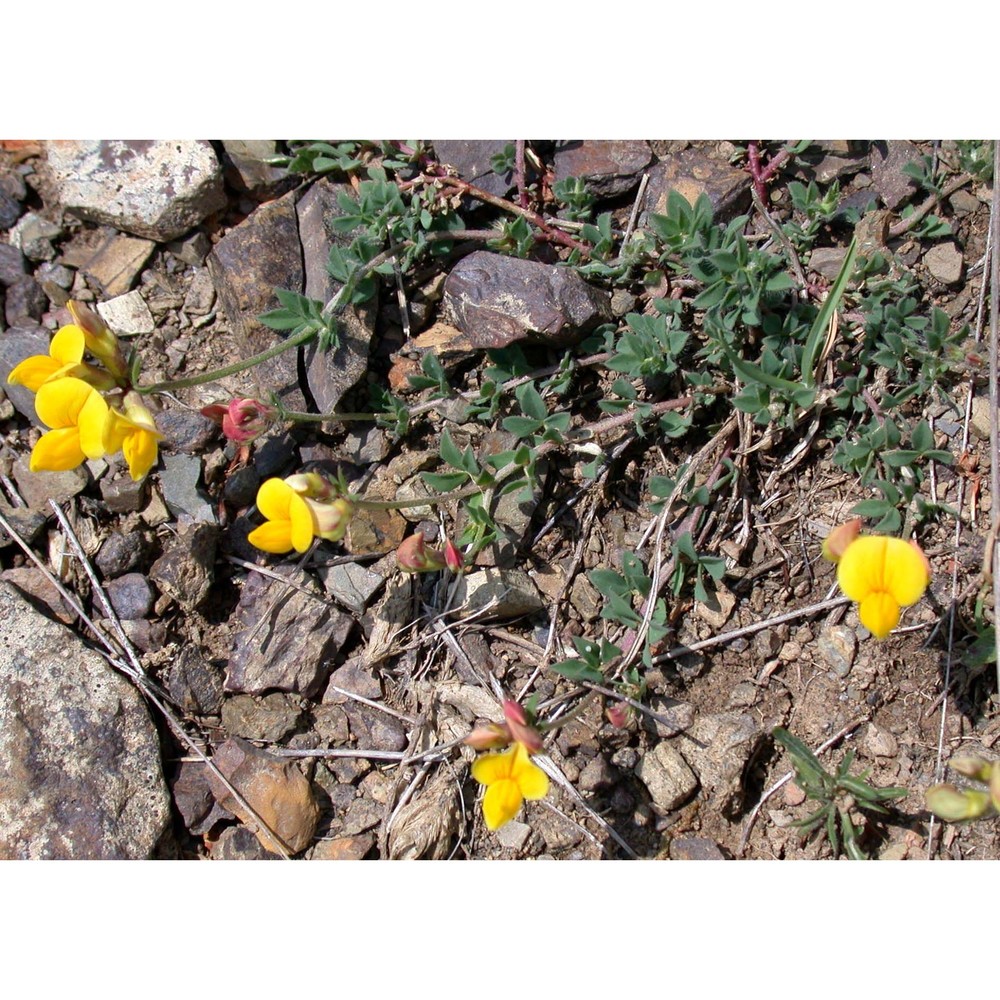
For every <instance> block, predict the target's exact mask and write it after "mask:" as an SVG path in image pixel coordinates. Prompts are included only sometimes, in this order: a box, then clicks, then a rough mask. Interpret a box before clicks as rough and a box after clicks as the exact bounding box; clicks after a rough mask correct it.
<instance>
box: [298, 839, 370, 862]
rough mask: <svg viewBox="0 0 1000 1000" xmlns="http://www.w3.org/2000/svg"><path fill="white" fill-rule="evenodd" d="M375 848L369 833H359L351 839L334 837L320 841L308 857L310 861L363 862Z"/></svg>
mask: <svg viewBox="0 0 1000 1000" xmlns="http://www.w3.org/2000/svg"><path fill="white" fill-rule="evenodd" d="M374 846H375V838H374V837H373V836H372V835H371V834H370V833H359V834H357V835H356V836H353V837H334V838H333V839H332V840H321V841H320V842H319V843H318V844H317V845H316V846H315V847H314V848H313V850H312V854H311V855H310V856H309V859H310V860H311V861H363V860H364V857H365V855H366V854H367V853H368V852H369V851H370V850H371V849H372V848H373V847H374Z"/></svg>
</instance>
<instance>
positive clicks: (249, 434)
mask: <svg viewBox="0 0 1000 1000" xmlns="http://www.w3.org/2000/svg"><path fill="white" fill-rule="evenodd" d="M209 411H211V412H209ZM220 411H221V412H220ZM201 412H202V413H203V414H204V415H205V416H206V417H208V418H209V419H211V420H217V421H218V422H219V423H220V424H222V433H223V434H225V435H226V437H227V438H228V439H229V440H230V441H237V442H239V443H240V444H243V443H245V442H247V441H253V439H254V438H257V437H260V435H261V434H263V433H264V432H265V431H266V430H267V429H268V427H270V426H271V422H272V420H273V419H274V416H275V410H274V408H273V407H271V406H267V405H265V404H264V403H261V402H260V401H259V400H256V399H248V398H245V397H240V396H237V397H234V398H233V399H231V400H230V401H229V405H228V406H222V405H220V404H216V405H215V406H206V407H205V408H204V409H202V411H201Z"/></svg>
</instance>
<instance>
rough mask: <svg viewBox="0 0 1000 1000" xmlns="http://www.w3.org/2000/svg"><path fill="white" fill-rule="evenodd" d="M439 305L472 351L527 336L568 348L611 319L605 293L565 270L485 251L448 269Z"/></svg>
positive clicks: (502, 345)
mask: <svg viewBox="0 0 1000 1000" xmlns="http://www.w3.org/2000/svg"><path fill="white" fill-rule="evenodd" d="M444 309H445V312H446V318H447V321H448V322H450V323H451V324H452V325H453V326H455V327H457V328H458V329H459V330H461V331H462V332H463V333H465V334H466V335H467V336H468V338H469V342H470V344H471V345H472V346H473V347H474V348H477V349H478V348H484V349H496V348H501V347H507V346H508V345H509V344H513V343H517V342H518V341H522V340H526V339H535V340H540V341H543V342H545V343H549V344H553V345H555V346H559V347H564V346H569V345H571V344H575V343H577V342H578V341H580V340H581V339H582V338H583V337H585V336H586V335H587V334H588V333H590V331H591V330H593V329H594V327H596V326H597V325H598V324H600V323H603V322H606V321H607V320H609V319H610V318H611V309H610V306H609V305H608V296H607V295H606V294H605V293H603V292H601V291H599V290H598V289H596V288H593V287H591V286H590V285H588V284H587V283H586V282H585V281H584V280H583V279H582V278H581V277H580V276H579V275H577V274H575V273H574V272H572V271H570V270H568V269H567V268H563V267H556V266H555V265H551V264H538V263H536V262H535V261H530V260H518V259H517V258H515V257H503V256H501V255H499V254H495V253H488V252H486V251H484V250H478V251H476V252H475V253H472V254H469V256H468V257H465V258H464V259H463V260H461V261H459V263H458V264H456V265H455V267H454V268H452V270H451V273H450V274H449V275H448V277H447V279H446V280H445V283H444Z"/></svg>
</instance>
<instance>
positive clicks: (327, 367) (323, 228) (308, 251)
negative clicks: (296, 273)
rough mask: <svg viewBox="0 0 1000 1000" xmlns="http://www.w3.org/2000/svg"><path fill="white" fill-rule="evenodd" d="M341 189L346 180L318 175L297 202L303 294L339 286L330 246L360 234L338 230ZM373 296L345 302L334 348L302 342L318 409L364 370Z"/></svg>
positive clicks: (329, 294)
mask: <svg viewBox="0 0 1000 1000" xmlns="http://www.w3.org/2000/svg"><path fill="white" fill-rule="evenodd" d="M341 194H347V195H352V194H353V188H352V187H351V186H350V184H333V183H331V182H330V181H329V180H327V179H326V178H323V179H321V180H319V181H317V182H316V183H315V184H314V185H313V186H312V187H311V188H310V189H309V190H308V191H307V192H306V193H305V194H304V195H303V196H302V198H301V199H300V200H299V203H298V205H297V206H296V209H295V211H296V215H297V217H298V227H299V239H300V241H301V244H302V260H303V264H304V266H305V286H304V289H303V294H304V295H305V296H306V297H307V298H311V299H318V300H319V301H320V302H329V301H330V300H331V299H332V298H333V296H334V295H336V293H337V292H338V291H339V290H340V288H341V283H340V282H339V281H335V280H334V279H333V277H332V275H331V274H330V272H329V270H328V268H327V264H328V262H329V260H330V249H331V248H332V247H334V246H338V247H346V246H348V245H349V244H350V242H351V240H352V239H353V238H354V237H355V236H356V235H357V234H358V230H354V231H353V232H350V233H338V232H336V231H335V230H334V228H333V222H334V220H336V219H338V218H339V217H341V216H342V215H343V214H344V210H343V209H342V208H341V207H340V205H339V204H338V203H337V197H338V195H341ZM376 314H377V299H373V300H371V301H370V302H366V303H363V304H362V305H360V306H356V307H354V306H348V307H347V308H346V309H345V310H344V312H343V313H341V318H340V329H339V332H340V345H339V346H338V347H337V348H336V350H333V351H329V352H322V351H320V350H319V349H318V348H317V346H316V344H314V343H313V344H307V345H306V346H305V347H304V348H303V358H304V359H305V363H306V379H307V381H308V383H309V391H310V392H311V393H312V397H313V399H314V401H315V403H316V406H317V407H318V412H320V413H331V412H332V411H333V410H334V409H336V407H337V404H338V403H339V402H340V400H341V398H342V397H343V395H344V393H346V392H347V391H348V389H350V388H352V387H353V386H355V385H357V383H358V381H359V380H360V379H361V378H362V376H363V375H364V374H365V372H366V371H367V370H368V346H369V344H370V342H371V339H372V335H373V334H374V332H375V317H376Z"/></svg>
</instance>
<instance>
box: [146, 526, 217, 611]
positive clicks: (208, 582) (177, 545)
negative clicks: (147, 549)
mask: <svg viewBox="0 0 1000 1000" xmlns="http://www.w3.org/2000/svg"><path fill="white" fill-rule="evenodd" d="M217 534H218V532H217V530H216V529H215V528H214V527H213V526H211V525H208V524H182V525H179V526H178V528H177V534H176V536H175V537H174V538H172V539H171V540H170V541H169V542H167V544H166V545H165V546H164V552H163V555H162V556H160V558H159V559H157V560H156V562H154V563H153V565H152V566H151V567H150V569H149V576H150V579H152V581H153V582H154V583H155V584H156V585H157V587H159V588H160V590H161V591H162V592H163V593H164V594H168V595H169V596H170V597H172V598H173V599H174V600H175V601H176V602H177V603H178V604H179V605H180V606H181V607H182V608H185V609H187V610H189V611H190V610H191V609H193V608H196V607H197V606H198V605H199V604H201V602H202V601H203V600H204V599H205V598H206V597H207V596H208V592H209V591H210V590H211V588H212V581H213V580H214V579H215V546H216V537H217Z"/></svg>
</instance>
